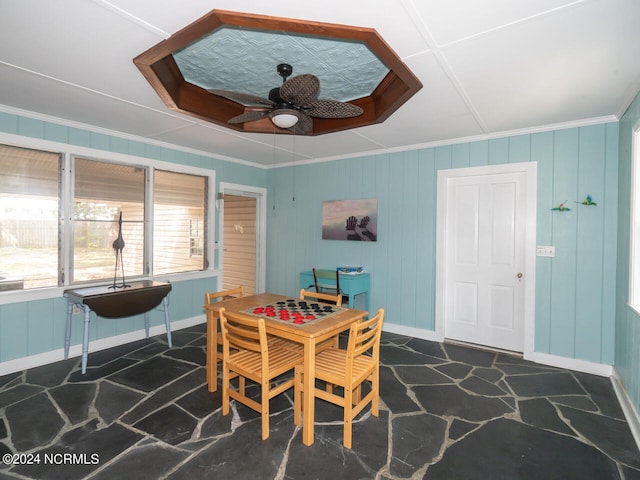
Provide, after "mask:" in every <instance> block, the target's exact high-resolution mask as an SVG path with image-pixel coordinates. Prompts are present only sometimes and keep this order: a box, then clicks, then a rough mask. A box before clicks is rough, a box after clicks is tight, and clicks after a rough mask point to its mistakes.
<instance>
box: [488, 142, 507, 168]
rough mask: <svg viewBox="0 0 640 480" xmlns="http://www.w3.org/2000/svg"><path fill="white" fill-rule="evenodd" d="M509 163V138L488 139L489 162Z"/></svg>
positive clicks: (492, 163) (493, 163) (497, 163)
mask: <svg viewBox="0 0 640 480" xmlns="http://www.w3.org/2000/svg"><path fill="white" fill-rule="evenodd" d="M502 163H509V138H494V139H492V140H489V164H490V165H499V164H502Z"/></svg>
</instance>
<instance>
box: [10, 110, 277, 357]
mask: <svg viewBox="0 0 640 480" xmlns="http://www.w3.org/2000/svg"><path fill="white" fill-rule="evenodd" d="M0 131H1V132H4V133H8V134H13V135H19V136H23V137H29V138H35V139H38V140H47V141H51V142H57V143H60V144H63V145H65V146H66V145H69V147H68V148H67V147H65V148H64V151H68V152H71V153H73V147H74V146H78V147H86V148H92V149H96V150H97V151H106V152H114V153H120V154H127V155H133V156H136V157H142V158H147V159H153V160H162V161H166V162H171V163H176V164H181V165H189V166H193V167H200V168H206V169H213V170H215V171H216V182H217V183H219V182H230V183H241V184H244V185H251V186H257V187H262V188H265V187H266V181H267V174H266V170H264V169H260V168H255V167H250V166H244V165H239V164H236V163H231V162H226V161H223V160H219V159H215V158H212V157H209V156H205V155H199V154H197V153H190V152H185V151H180V150H178V149H172V148H167V147H162V146H158V145H153V144H147V143H143V142H139V141H134V140H129V139H126V138H119V137H116V136H110V135H105V134H100V133H95V132H90V131H88V130H83V129H80V128H72V127H67V126H63V125H57V124H54V123H51V122H46V121H42V120H35V119H32V118H27V117H24V116H18V115H13V114H8V113H3V112H0ZM28 142H29V140H28V138H26V139H25V144H24V145H23V146H26V147H28V146H29V143H28ZM0 174H1V172H0ZM217 190H218V189H217V186H216V191H217ZM216 227H217V225H216ZM0 262H1V259H0ZM0 270H1V267H0ZM216 283H217V278H200V279H192V280H185V281H172V292H171V294H170V296H169V315H170V319H171V321H172V322H176V321H179V320H183V319H190V318H193V317H197V316H199V315H202V314H203V309H202V305H203V303H204V293H205V292H206V291H211V290H216ZM0 301H1V298H0ZM66 315H67V302H66V300H65V299H64V298H63V297H62V296H59V297H55V298H48V299H44V300H34V301H29V302H19V303H8V304H0V363H1V362H6V361H9V360H14V359H19V358H22V357H27V356H31V355H37V354H41V353H45V352H49V351H53V350H58V349H60V348H63V346H64V331H65V322H66ZM91 315H92V319H93V318H95V317H94V314H93V313H92V314H91ZM150 322H151V326H154V325H163V324H164V316H163V313H162V311H161V310H155V311H153V312H151V314H150ZM142 328H144V320H143V316H135V317H128V318H122V319H114V320H108V321H98V322H96V321H92V322H91V327H90V336H89V339H90V341H94V340H97V339H104V338H108V337H111V336H114V335H120V334H125V333H128V332H133V331H139V330H141V329H142ZM80 343H82V322H81V315H75V318H74V323H73V330H72V338H71V345H76V344H80Z"/></svg>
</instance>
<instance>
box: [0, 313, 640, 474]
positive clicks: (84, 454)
mask: <svg viewBox="0 0 640 480" xmlns="http://www.w3.org/2000/svg"><path fill="white" fill-rule="evenodd" d="M204 332H205V329H204V325H202V326H197V327H193V328H190V329H185V330H181V331H178V332H174V334H173V340H174V348H171V349H168V348H167V345H166V343H164V340H163V337H164V336H158V337H154V338H152V339H149V340H143V341H139V342H135V343H132V344H128V345H125V346H120V347H115V348H111V349H109V350H105V351H101V352H95V353H90V355H89V369H88V371H87V374H86V375H81V374H80V370H79V368H80V367H79V363H80V359H79V358H74V359H70V360H67V361H61V362H58V363H55V364H51V365H47V366H43V367H38V368H33V369H30V370H27V371H23V372H19V373H15V374H10V375H6V376H4V377H0V454H3V455H4V454H7V453H9V454H23V455H19V456H16V455H14V457H15V458H17V459H18V460H21V461H22V462H27V461H32V462H35V461H37V460H39V462H40V463H32V464H14V465H7V464H6V463H0V479H6V478H37V479H45V478H51V479H60V478H65V479H76V478H90V479H114V478H135V479H147V478H148V479H160V478H168V479H184V478H189V479H200V478H203V479H204V478H206V479H218V478H220V479H234V480H240V479H245V478H246V479H256V478H261V479H303V478H304V479H332V480H336V479H342V478H344V479H404V478H411V479H422V478H424V479H432V480H439V479H443V480H444V479H446V480H451V479H492V480H500V479H505V480H506V479H508V480H514V479H535V480H540V479H562V480H569V479H580V480H584V479H598V480H602V479H624V480H639V479H640V453H639V452H638V448H637V446H636V444H635V442H634V439H633V437H632V435H631V432H630V430H629V426H628V424H627V423H626V421H625V418H624V416H623V413H622V411H621V409H620V407H619V404H618V401H617V399H616V397H615V395H614V393H613V389H612V386H611V383H610V381H609V379H607V378H601V377H597V376H593V375H586V374H581V373H576V372H572V371H568V370H562V369H557V368H551V367H545V366H541V365H536V364H532V363H530V362H526V361H523V360H521V359H518V358H516V357H512V356H507V355H502V354H496V353H491V352H486V351H479V350H474V349H469V348H465V347H461V346H456V345H449V344H439V343H434V342H428V341H424V340H419V339H414V338H410V337H405V336H399V335H394V334H388V333H384V334H383V342H382V346H381V363H382V368H381V398H382V402H381V411H380V416H379V417H377V418H376V417H373V416H371V415H370V412H369V411H365V412H363V413H362V414H361V416H360V417H359V419H358V421H357V422H356V423H355V424H354V431H353V436H354V439H353V449H351V450H348V449H344V448H343V447H342V427H341V424H340V419H341V414H342V411H341V409H339V408H337V407H333V406H330V405H328V404H326V403H324V402H322V401H320V400H317V401H316V410H317V411H316V432H315V443H314V444H313V445H312V446H311V447H306V446H304V445H303V444H302V442H301V431H300V430H299V429H298V428H296V427H295V425H293V419H292V416H293V407H292V403H291V401H292V397H291V391H289V392H287V394H285V395H283V396H280V397H278V398H276V399H274V400H272V403H271V408H272V412H273V413H272V416H271V433H270V437H269V439H267V440H266V441H262V440H261V439H260V421H259V417H258V415H257V414H255V413H254V412H253V411H251V410H249V409H247V408H245V407H244V406H242V405H236V404H235V402H232V405H233V407H232V414H230V415H228V416H225V417H223V416H222V415H221V412H220V392H219V391H218V392H216V393H213V394H211V393H209V392H208V391H207V388H206V383H205V368H204V365H205V350H204V348H205V347H204V346H205V333H204ZM256 392H257V389H256ZM3 458H5V457H3Z"/></svg>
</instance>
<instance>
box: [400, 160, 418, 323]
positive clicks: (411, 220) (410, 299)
mask: <svg viewBox="0 0 640 480" xmlns="http://www.w3.org/2000/svg"><path fill="white" fill-rule="evenodd" d="M402 165H403V171H402V174H403V178H402V193H401V195H402V210H401V214H400V217H401V222H402V225H401V228H400V230H398V232H397V236H398V237H399V240H400V244H399V248H400V251H401V252H402V253H401V257H400V264H399V265H398V267H399V269H400V282H401V293H400V304H401V310H400V316H401V318H406V319H412V321H411V323H409V325H410V326H412V327H416V326H417V323H418V322H419V319H418V316H417V315H418V314H419V313H418V312H417V311H416V298H417V296H418V292H419V291H420V289H419V288H418V287H417V280H418V272H419V267H420V266H421V265H419V263H418V258H419V257H418V246H419V241H420V239H419V232H420V224H421V222H422V210H423V206H422V205H421V204H420V201H419V196H418V192H419V181H420V178H419V175H418V173H419V152H418V151H417V150H411V151H408V152H404V154H403V161H402ZM410 225H414V227H411V228H404V227H405V226H410ZM420 323H422V322H420Z"/></svg>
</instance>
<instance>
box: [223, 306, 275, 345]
mask: <svg viewBox="0 0 640 480" xmlns="http://www.w3.org/2000/svg"><path fill="white" fill-rule="evenodd" d="M220 323H221V324H222V326H223V328H222V342H223V349H224V350H225V351H226V350H227V349H228V348H235V349H237V350H250V351H252V352H257V353H261V352H262V351H263V349H265V348H266V344H267V333H266V329H265V325H264V318H253V317H250V316H248V315H242V314H239V313H232V312H227V311H225V309H224V308H221V309H220Z"/></svg>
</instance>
